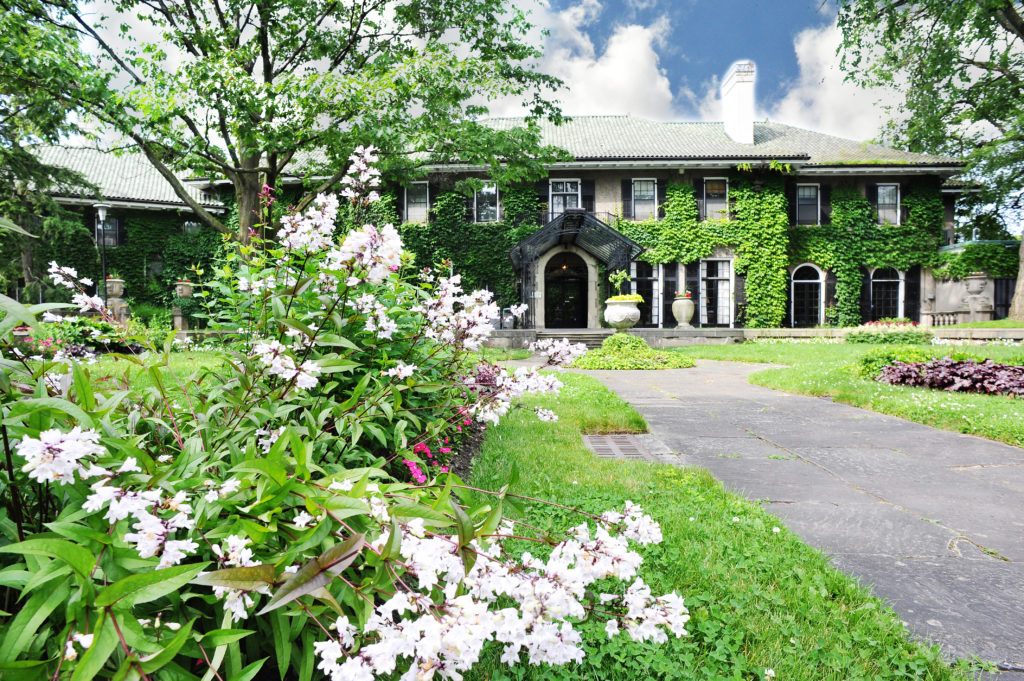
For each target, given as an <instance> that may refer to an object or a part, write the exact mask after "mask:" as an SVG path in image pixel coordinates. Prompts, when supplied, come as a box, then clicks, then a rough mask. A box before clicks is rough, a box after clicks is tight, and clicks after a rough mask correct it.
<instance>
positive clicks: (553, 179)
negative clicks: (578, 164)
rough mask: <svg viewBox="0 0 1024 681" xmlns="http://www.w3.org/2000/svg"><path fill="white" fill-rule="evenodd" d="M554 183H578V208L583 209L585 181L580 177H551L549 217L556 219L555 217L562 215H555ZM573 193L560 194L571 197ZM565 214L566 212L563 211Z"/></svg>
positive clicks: (549, 181)
mask: <svg viewBox="0 0 1024 681" xmlns="http://www.w3.org/2000/svg"><path fill="white" fill-rule="evenodd" d="M553 182H575V183H576V207H577V208H582V207H583V180H581V179H580V178H578V177H549V178H548V215H549V216H550V217H551V218H554V217H555V215H561V214H562V213H555V206H554V202H553V201H552V198H554V196H555V191H554V187H552V183H553ZM571 193H572V192H558V194H559V195H569V194H571ZM562 212H563V213H564V212H565V211H562Z"/></svg>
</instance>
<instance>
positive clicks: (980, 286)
mask: <svg viewBox="0 0 1024 681" xmlns="http://www.w3.org/2000/svg"><path fill="white" fill-rule="evenodd" d="M964 284H965V285H966V286H967V295H969V296H977V295H981V292H982V291H984V290H985V286H987V285H988V277H987V276H985V275H984V274H974V275H971V276H969V277H964Z"/></svg>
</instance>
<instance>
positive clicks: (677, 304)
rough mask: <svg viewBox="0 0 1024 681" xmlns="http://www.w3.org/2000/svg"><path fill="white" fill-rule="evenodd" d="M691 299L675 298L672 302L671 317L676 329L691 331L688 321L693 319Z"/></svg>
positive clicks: (686, 297) (684, 297)
mask: <svg viewBox="0 0 1024 681" xmlns="http://www.w3.org/2000/svg"><path fill="white" fill-rule="evenodd" d="M695 309H696V308H695V307H694V305H693V298H690V297H689V296H676V297H675V299H674V300H673V301H672V316H673V317H675V318H676V328H677V329H692V328H693V325H692V324H690V320H691V319H693V311H694V310H695Z"/></svg>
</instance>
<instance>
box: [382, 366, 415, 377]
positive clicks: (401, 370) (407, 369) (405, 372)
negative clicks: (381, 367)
mask: <svg viewBox="0 0 1024 681" xmlns="http://www.w3.org/2000/svg"><path fill="white" fill-rule="evenodd" d="M418 369H419V367H418V366H416V365H415V364H406V363H405V362H398V363H397V364H396V365H395V366H393V367H391V368H390V369H388V370H387V371H386V372H384V373H385V374H386V375H388V376H392V377H394V378H397V379H399V380H401V379H404V378H409V377H410V376H412V375H413V374H414V373H416V371H417V370H418Z"/></svg>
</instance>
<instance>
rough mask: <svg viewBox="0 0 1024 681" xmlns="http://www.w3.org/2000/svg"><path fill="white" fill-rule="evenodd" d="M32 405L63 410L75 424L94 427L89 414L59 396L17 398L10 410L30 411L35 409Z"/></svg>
mask: <svg viewBox="0 0 1024 681" xmlns="http://www.w3.org/2000/svg"><path fill="white" fill-rule="evenodd" d="M33 407H38V408H40V409H53V410H54V411H59V412H63V413H65V414H67V415H68V416H70V417H71V418H73V419H74V420H75V422H76V425H79V426H81V427H82V428H95V427H96V425H95V423H94V422H93V419H92V417H91V416H89V415H88V414H86V413H85V412H84V411H82V410H81V408H79V407H78V406H77V405H75V404H73V403H71V402H68V401H67V400H62V399H60V398H59V397H32V398H26V399H21V400H18V402H17V404H16V405H15V409H12V410H11V411H12V415H13V414H14V413H15V411H16V412H17V413H22V412H28V413H31V412H33V411H36V409H33Z"/></svg>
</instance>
